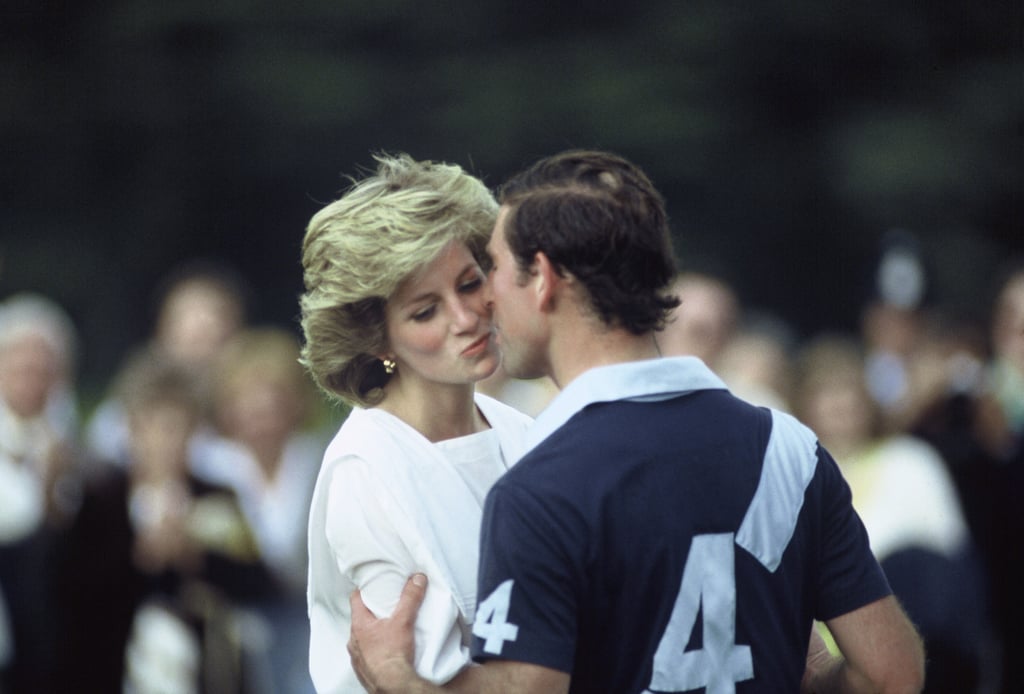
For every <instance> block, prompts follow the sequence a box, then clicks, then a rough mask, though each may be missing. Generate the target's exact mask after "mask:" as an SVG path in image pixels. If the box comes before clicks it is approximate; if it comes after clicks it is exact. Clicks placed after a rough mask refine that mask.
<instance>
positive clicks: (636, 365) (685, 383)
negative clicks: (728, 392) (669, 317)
mask: <svg viewBox="0 0 1024 694" xmlns="http://www.w3.org/2000/svg"><path fill="white" fill-rule="evenodd" d="M725 388H726V385H725V383H724V382H723V381H722V379H720V378H719V377H718V376H716V375H715V374H714V373H712V372H711V369H709V368H708V367H707V366H705V365H704V362H702V361H701V360H700V359H698V358H697V357H667V358H661V359H648V360H645V361H634V362H626V363H623V364H611V365H609V366H599V367H595V368H593V369H590V370H588V371H585V372H584V373H583V374H581V375H580V376H578V377H577V378H576V379H575V380H573V381H572V382H571V383H570V384H569V385H568V386H566V387H565V389H564V390H562V392H561V393H559V394H558V395H557V396H556V397H555V399H554V400H552V401H551V404H550V405H548V406H547V408H546V409H545V410H544V411H543V412H541V413H540V415H539V416H538V417H537V419H536V421H535V422H534V423H533V426H531V427H530V429H529V431H528V432H527V435H526V450H527V451H530V450H533V448H534V447H536V446H537V445H538V444H539V443H541V442H542V441H543V440H544V439H546V438H547V437H548V436H550V435H551V434H553V433H554V432H555V430H556V429H558V428H559V427H561V426H562V425H563V424H565V423H566V422H567V421H569V419H570V418H571V417H572V416H573V415H575V414H576V413H577V412H579V411H580V410H582V409H583V408H584V407H586V406H587V405H590V404H593V403H596V402H612V401H615V400H642V401H653V400H667V399H669V398H674V397H677V396H679V395H683V394H684V393H692V392H694V391H697V390H718V389H725Z"/></svg>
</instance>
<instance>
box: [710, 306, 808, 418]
mask: <svg viewBox="0 0 1024 694" xmlns="http://www.w3.org/2000/svg"><path fill="white" fill-rule="evenodd" d="M794 345H795V338H794V336H793V333H792V331H791V330H790V328H789V326H787V325H786V324H785V323H784V322H783V321H782V320H781V319H779V318H777V317H775V316H770V315H765V314H749V315H745V316H744V317H743V319H742V320H741V321H740V324H739V327H738V328H737V329H736V330H735V332H734V334H733V336H732V337H731V338H730V339H729V340H728V342H726V343H725V346H724V347H723V348H722V351H721V353H720V354H719V356H718V359H717V373H718V375H719V376H721V378H722V380H723V381H725V383H726V385H727V386H729V390H730V391H732V392H733V393H734V394H735V395H736V396H737V397H740V398H743V399H744V400H746V401H748V402H750V403H753V404H755V405H761V406H763V407H773V408H775V409H777V410H782V411H783V412H790V411H791V406H790V396H791V391H792V388H793V383H792V381H793V365H792V352H793V349H794Z"/></svg>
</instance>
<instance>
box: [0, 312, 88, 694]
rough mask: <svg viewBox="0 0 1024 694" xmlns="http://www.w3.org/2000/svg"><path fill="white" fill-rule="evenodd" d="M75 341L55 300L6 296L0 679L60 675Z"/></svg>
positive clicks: (34, 686) (32, 684) (45, 681)
mask: <svg viewBox="0 0 1024 694" xmlns="http://www.w3.org/2000/svg"><path fill="white" fill-rule="evenodd" d="M76 344H77V335H76V331H75V328H74V325H73V324H72V322H71V320H70V318H69V317H68V315H67V314H66V313H65V311H64V310H63V308H61V307H60V306H58V305H57V304H56V303H55V302H53V301H52V300H50V299H48V298H46V297H43V296H41V295H38V294H33V293H21V294H16V295H14V296H12V297H10V298H8V299H7V300H6V301H4V302H3V303H0V601H2V602H3V603H4V605H5V607H4V608H3V609H0V632H2V633H4V634H5V637H4V638H2V639H0V640H2V641H6V642H7V644H8V648H7V649H6V650H7V658H6V662H3V661H0V689H3V688H4V685H6V686H7V687H8V688H9V689H10V690H11V691H47V690H48V689H49V688H50V687H51V686H52V685H53V679H52V678H53V673H54V671H55V668H56V666H57V656H58V654H59V649H58V647H57V639H58V638H59V629H58V628H57V627H56V624H57V620H58V618H59V616H60V615H59V606H58V605H57V604H56V603H57V601H56V592H55V591H56V579H57V575H56V571H57V569H56V560H57V551H58V547H59V545H58V542H59V538H60V532H62V530H63V527H64V526H65V525H66V524H67V522H68V521H69V519H70V518H71V517H73V515H74V513H75V512H76V510H77V504H78V473H79V470H78V469H77V463H76V461H77V456H76V450H75V439H76V433H77V432H76V425H77V415H76V410H75V407H76V404H75V401H74V391H73V385H72V382H73V369H74V360H75V349H76Z"/></svg>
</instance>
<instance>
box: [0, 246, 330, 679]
mask: <svg viewBox="0 0 1024 694" xmlns="http://www.w3.org/2000/svg"><path fill="white" fill-rule="evenodd" d="M158 305H159V311H158V315H157V317H156V320H155V322H154V325H153V328H152V334H151V337H150V338H149V339H148V340H146V342H145V344H140V345H138V346H137V347H136V348H135V349H133V350H132V351H131V353H130V354H127V355H126V356H125V358H124V363H123V365H122V367H121V368H120V370H119V372H118V373H117V374H116V376H115V377H114V379H113V380H112V382H111V384H110V386H109V392H107V393H106V395H105V397H104V398H103V400H102V402H100V403H99V404H98V406H96V407H95V408H91V411H90V412H88V413H86V414H83V413H81V412H80V411H79V407H80V406H79V404H78V402H77V400H76V391H75V359H76V350H77V345H76V342H77V339H76V330H75V327H74V325H73V324H72V322H71V321H70V320H69V318H68V316H67V315H66V313H65V312H64V310H63V309H62V307H60V306H58V305H57V304H55V303H54V302H53V301H51V300H49V299H47V298H45V297H43V296H39V295H35V294H27V293H26V294H17V295H14V296H10V297H6V298H5V300H4V301H3V302H2V303H0V692H2V693H3V694H13V693H21V692H71V691H74V692H105V693H109V692H118V691H124V692H130V693H137V694H148V693H150V692H161V693H168V694H171V693H177V692H181V693H183V694H184V693H188V692H208V693H211V694H219V693H222V692H223V693H225V694H227V693H233V692H237V693H242V692H245V693H253V694H275V693H285V692H287V693H288V694H293V693H294V694H302V693H303V692H311V691H312V684H311V682H310V680H309V675H308V668H307V664H306V663H307V648H308V641H309V628H308V622H307V619H306V608H305V575H306V517H307V515H306V514H307V510H308V507H309V501H310V499H311V497H312V490H313V485H314V483H315V480H316V473H317V464H318V461H319V460H320V456H321V455H322V451H323V446H324V445H325V443H326V436H327V435H328V432H323V431H321V429H323V427H315V426H314V423H315V421H316V416H315V415H316V408H317V406H318V402H319V400H318V398H317V396H316V393H315V392H314V390H313V388H312V385H311V382H310V381H309V379H308V378H307V377H306V374H305V373H304V371H303V369H302V367H301V366H300V365H299V363H298V361H297V360H298V355H299V343H298V340H297V337H296V336H295V334H294V333H293V332H292V331H290V330H287V329H285V328H282V327H277V326H257V325H251V324H249V322H248V320H247V315H248V311H247V308H248V307H247V291H246V287H245V284H244V282H243V281H242V280H241V279H240V278H239V277H238V276H237V275H236V274H235V273H234V272H233V271H232V270H231V269H230V268H227V267H223V266H219V265H216V264H213V263H208V262H203V261H197V262H195V263H190V264H188V265H187V266H185V267H182V268H180V269H178V270H175V271H174V272H173V273H171V274H170V275H169V276H168V277H167V279H166V282H165V284H164V286H162V287H161V289H160V293H159V301H158Z"/></svg>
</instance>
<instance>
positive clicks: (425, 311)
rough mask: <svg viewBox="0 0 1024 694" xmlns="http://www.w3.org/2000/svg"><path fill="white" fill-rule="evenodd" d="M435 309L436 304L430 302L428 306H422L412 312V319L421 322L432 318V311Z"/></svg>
mask: <svg viewBox="0 0 1024 694" xmlns="http://www.w3.org/2000/svg"><path fill="white" fill-rule="evenodd" d="M436 311H437V306H436V305H435V304H431V305H430V306H427V307H426V308H422V309H420V310H419V311H417V312H416V313H414V314H412V319H413V320H414V321H416V322H417V323H423V322H425V321H428V320H430V319H431V318H433V317H434V313H435V312H436Z"/></svg>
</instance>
